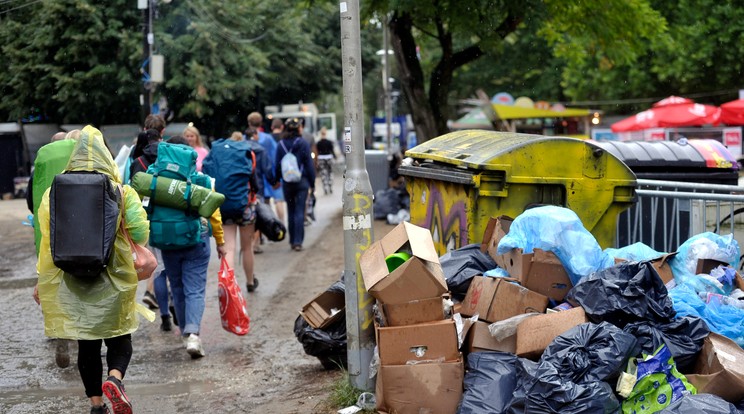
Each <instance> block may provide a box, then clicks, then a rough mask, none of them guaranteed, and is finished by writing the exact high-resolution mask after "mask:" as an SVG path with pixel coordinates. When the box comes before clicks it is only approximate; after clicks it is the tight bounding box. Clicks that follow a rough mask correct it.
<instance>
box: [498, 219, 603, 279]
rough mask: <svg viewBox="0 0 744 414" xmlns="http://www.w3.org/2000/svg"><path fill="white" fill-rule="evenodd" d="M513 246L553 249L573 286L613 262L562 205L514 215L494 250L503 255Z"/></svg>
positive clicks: (530, 248) (523, 248) (528, 248)
mask: <svg viewBox="0 0 744 414" xmlns="http://www.w3.org/2000/svg"><path fill="white" fill-rule="evenodd" d="M515 248H521V249H522V250H523V251H524V252H525V253H532V251H533V249H535V248H538V249H542V250H547V251H551V252H553V253H554V254H555V255H556V256H557V257H558V259H560V261H561V263H563V266H564V267H565V268H566V272H568V276H569V277H570V278H571V283H573V284H574V285H576V284H577V283H579V280H581V278H582V277H584V276H587V275H589V274H591V273H593V272H596V271H597V270H601V269H606V268H608V267H612V266H614V265H615V260H614V259H613V257H612V256H610V255H609V254H607V253H605V252H603V251H602V248H601V247H600V246H599V243H597V239H595V238H594V236H593V235H592V234H591V233H589V231H587V230H586V229H585V228H584V225H583V224H582V223H581V219H579V216H577V215H576V213H574V212H573V211H571V210H569V209H567V208H563V207H557V206H542V207H536V208H532V209H529V210H526V211H525V212H524V213H522V214H520V215H519V216H517V218H516V219H514V222H512V224H511V227H510V228H509V233H508V234H507V235H506V236H504V238H502V239H501V241H500V242H499V246H498V249H497V252H498V254H505V253H507V252H508V251H510V250H511V249H515Z"/></svg>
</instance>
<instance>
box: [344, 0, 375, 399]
mask: <svg viewBox="0 0 744 414" xmlns="http://www.w3.org/2000/svg"><path fill="white" fill-rule="evenodd" d="M339 9H340V12H341V68H342V71H341V72H342V76H343V93H344V132H343V147H344V153H345V154H346V172H345V173H344V193H343V209H342V211H343V227H344V285H345V287H346V341H347V354H348V374H349V381H350V383H351V385H353V386H354V387H355V388H357V389H360V390H363V391H372V390H373V389H374V381H373V380H372V379H371V378H370V377H369V363H370V361H371V360H372V355H373V353H374V347H375V340H374V322H373V321H374V318H373V315H372V303H373V301H374V300H373V299H372V297H371V296H369V293H367V290H366V289H365V287H364V282H363V280H362V274H361V271H360V270H359V257H360V256H361V255H362V253H363V252H364V251H365V250H367V249H368V248H369V246H370V245H371V244H372V241H373V240H374V237H373V234H372V185H371V184H370V181H369V175H368V174H367V167H366V164H365V158H364V107H363V99H362V52H361V49H362V48H361V37H360V34H359V30H360V29H359V28H360V24H359V0H348V1H346V0H342V1H340V3H339Z"/></svg>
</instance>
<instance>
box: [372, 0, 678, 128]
mask: <svg viewBox="0 0 744 414" xmlns="http://www.w3.org/2000/svg"><path fill="white" fill-rule="evenodd" d="M598 6H599V5H598V4H595V3H591V2H589V3H587V2H582V1H581V0H544V1H538V0H527V1H517V0H503V1H494V0H477V1H468V2H462V1H456V0H428V1H421V0H417V1H416V0H373V1H372V2H371V3H370V5H369V9H368V12H370V13H377V15H380V16H388V15H389V16H390V20H389V25H390V30H391V38H392V46H393V49H394V51H395V57H396V60H397V62H398V68H399V75H400V78H401V83H402V85H403V91H404V93H405V95H406V97H407V99H408V102H409V105H410V107H411V111H412V117H413V120H414V124H415V126H416V132H417V135H418V137H419V142H423V141H425V140H427V139H430V138H433V137H435V136H437V135H440V134H443V133H445V132H447V126H446V122H447V119H449V112H450V107H449V105H448V99H449V95H450V92H451V87H452V85H453V81H454V79H455V76H456V72H457V71H458V70H461V69H462V68H464V67H466V66H467V65H470V64H472V63H474V62H475V61H477V60H478V59H480V58H483V57H487V58H488V59H490V60H491V61H496V60H497V59H499V58H503V55H502V54H501V53H502V51H503V44H504V41H505V39H507V38H508V37H509V36H510V35H527V34H530V33H522V32H520V29H531V30H537V32H536V34H537V35H539V36H540V38H542V39H544V41H546V42H548V44H549V45H550V46H551V47H552V51H553V54H554V55H555V56H556V57H558V58H561V59H563V60H565V61H567V62H585V61H586V60H587V56H593V55H595V54H597V53H603V55H604V56H605V57H606V59H607V61H608V62H621V63H624V62H628V61H632V60H633V59H634V58H635V57H636V56H637V55H638V53H640V52H642V51H643V50H645V47H646V43H645V39H648V38H650V37H652V36H655V35H656V34H658V33H661V32H663V30H664V29H665V22H664V19H663V18H662V17H661V16H660V15H659V14H658V13H657V12H656V11H654V10H653V9H652V8H651V7H650V6H649V4H648V2H647V1H646V0H608V1H605V2H602V4H601V7H598ZM533 19H534V20H535V21H534V22H533V21H532V20H533ZM527 23H530V24H527ZM427 38H428V39H430V40H431V42H433V43H434V44H435V45H436V49H435V50H433V51H432V52H431V57H428V56H426V57H425V56H423V51H421V50H420V49H419V48H418V46H419V45H420V44H422V42H423V41H424V39H427ZM427 62H431V66H430V67H426V66H425V64H426V63H427Z"/></svg>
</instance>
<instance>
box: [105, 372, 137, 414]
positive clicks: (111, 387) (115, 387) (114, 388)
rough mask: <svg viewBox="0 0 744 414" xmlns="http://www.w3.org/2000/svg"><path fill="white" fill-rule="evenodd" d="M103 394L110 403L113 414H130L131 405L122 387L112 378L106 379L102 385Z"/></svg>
mask: <svg viewBox="0 0 744 414" xmlns="http://www.w3.org/2000/svg"><path fill="white" fill-rule="evenodd" d="M102 388H103V393H104V394H105V395H106V398H108V399H109V402H111V409H112V410H113V414H132V403H130V402H129V398H127V394H126V393H125V392H124V385H122V383H121V381H120V380H119V379H117V378H116V377H114V376H110V377H108V379H106V382H104V383H103V387H102Z"/></svg>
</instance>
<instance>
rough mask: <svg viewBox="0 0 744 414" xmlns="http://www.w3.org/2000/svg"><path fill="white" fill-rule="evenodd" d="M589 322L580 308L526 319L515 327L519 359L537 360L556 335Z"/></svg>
mask: <svg viewBox="0 0 744 414" xmlns="http://www.w3.org/2000/svg"><path fill="white" fill-rule="evenodd" d="M585 322H589V319H588V318H587V317H586V313H585V312H584V309H583V308H582V307H577V308H573V309H569V310H565V311H561V312H555V313H548V314H545V315H538V316H533V317H531V318H527V319H525V320H524V321H522V323H520V324H519V326H517V352H516V354H517V355H518V356H520V357H524V358H530V359H535V360H536V359H538V358H540V356H541V355H542V353H543V351H545V348H547V347H548V345H550V343H551V342H553V339H555V338H556V337H557V336H558V335H560V334H562V333H564V332H566V331H568V330H569V329H571V328H573V327H574V326H577V325H581V324H582V323H585Z"/></svg>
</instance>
